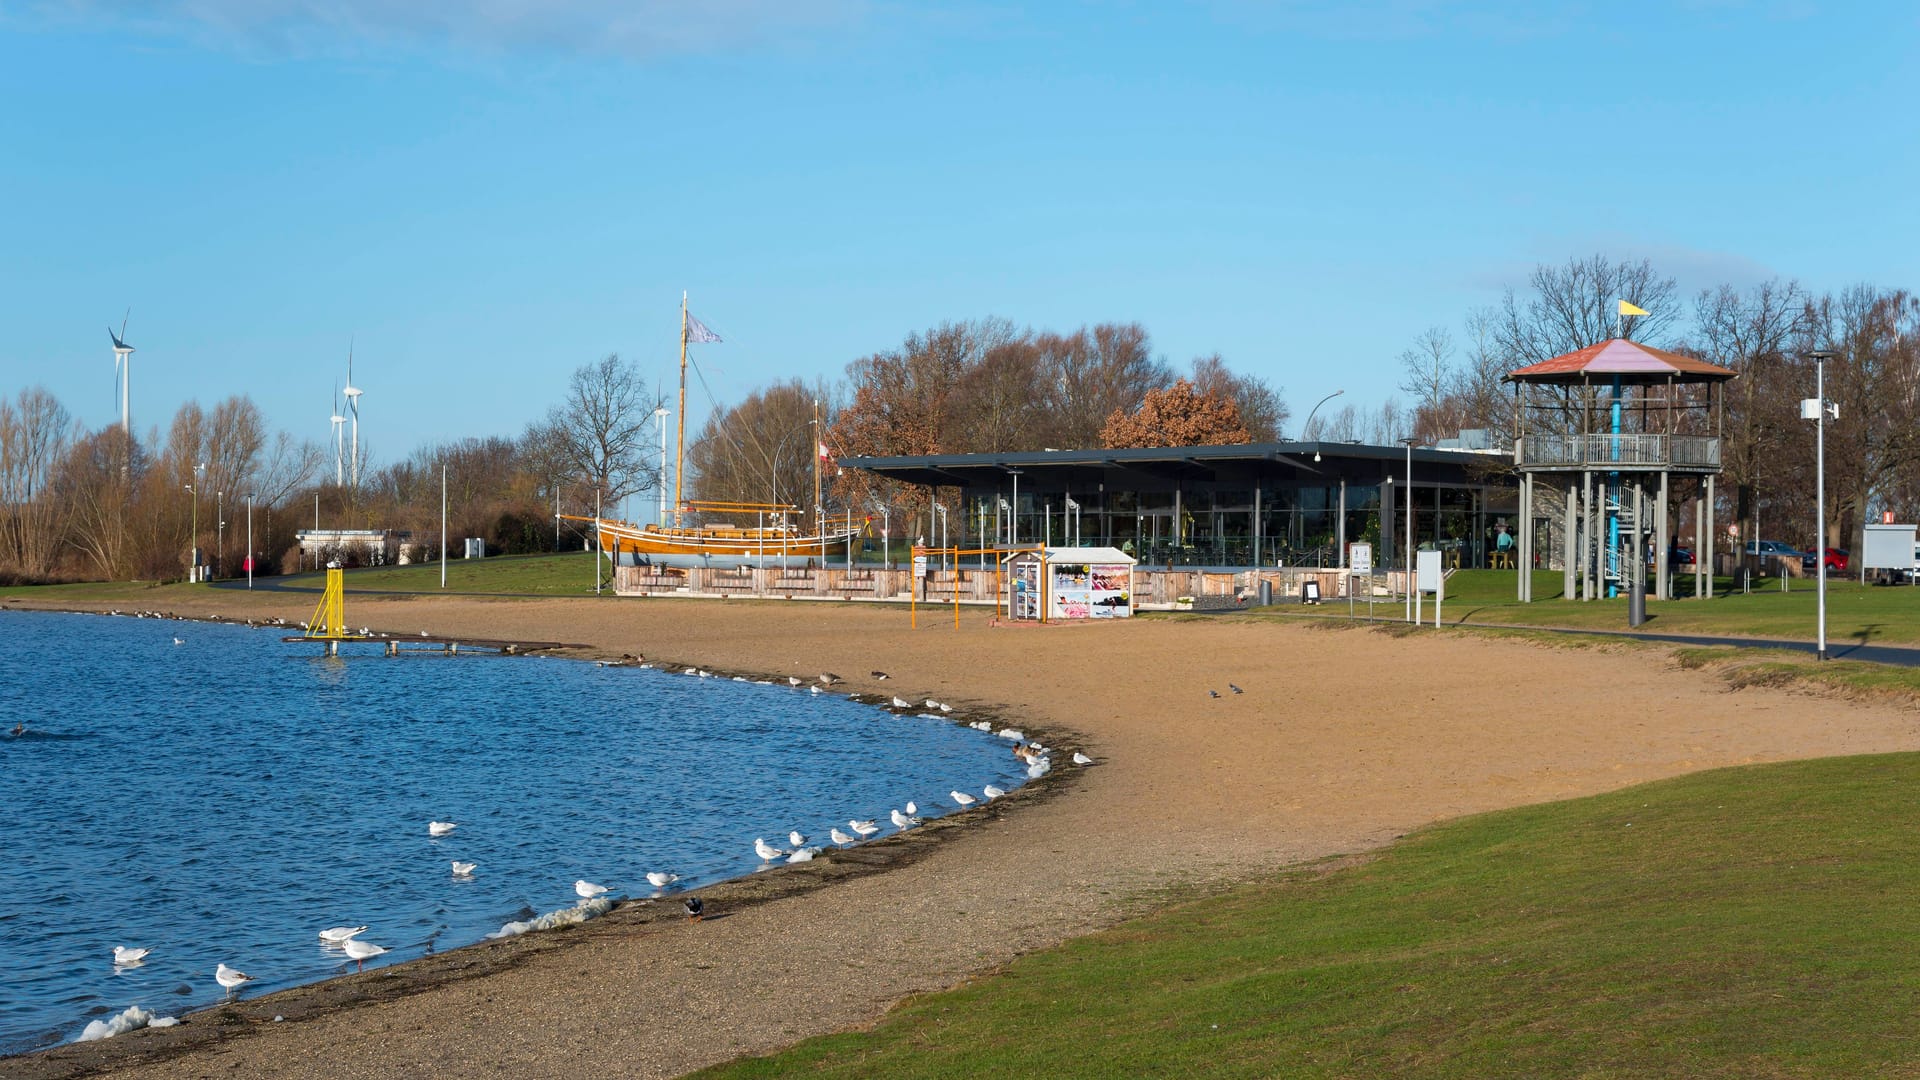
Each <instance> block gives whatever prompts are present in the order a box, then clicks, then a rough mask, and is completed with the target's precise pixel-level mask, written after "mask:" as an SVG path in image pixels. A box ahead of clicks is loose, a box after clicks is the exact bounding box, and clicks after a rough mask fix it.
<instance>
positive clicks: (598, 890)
mask: <svg viewBox="0 0 1920 1080" xmlns="http://www.w3.org/2000/svg"><path fill="white" fill-rule="evenodd" d="M573 891H574V893H575V894H576V895H578V896H579V897H580V899H582V900H593V899H596V898H598V897H599V896H601V895H602V894H604V893H605V892H606V891H607V887H606V886H605V885H595V884H594V883H593V882H591V881H588V880H587V879H586V878H581V879H580V880H578V881H576V882H574V883H573Z"/></svg>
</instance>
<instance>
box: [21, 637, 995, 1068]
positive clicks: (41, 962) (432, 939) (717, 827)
mask: <svg viewBox="0 0 1920 1080" xmlns="http://www.w3.org/2000/svg"><path fill="white" fill-rule="evenodd" d="M281 634H282V631H278V630H258V631H253V630H248V629H247V628H245V627H240V626H227V625H216V624H203V623H190V622H174V621H164V620H157V619H135V618H130V617H118V618H115V617H107V616H87V615H59V614H45V613H30V612H0V717H4V718H5V722H4V727H0V814H4V816H5V817H4V822H0V837H3V838H4V839H0V1054H8V1053H19V1052H22V1051H26V1050H31V1049H34V1048H37V1047H41V1046H46V1045H50V1044H53V1043H57V1042H61V1041H65V1040H68V1039H71V1038H73V1037H75V1036H76V1035H78V1034H79V1032H80V1029H81V1028H82V1027H83V1026H85V1024H86V1022H87V1021H88V1020H90V1019H97V1018H101V1017H104V1016H107V1015H110V1014H112V1013H117V1012H119V1011H120V1010H122V1009H124V1008H126V1007H127V1006H128V1005H134V1004H138V1005H141V1006H143V1007H145V1008H149V1009H153V1010H155V1011H157V1012H159V1013H162V1014H168V1015H173V1014H178V1013H181V1012H184V1011H186V1010H189V1009H192V1008H196V1007H199V1006H203V1005H207V1004H210V1003H212V1002H214V1001H216V1000H218V999H219V998H220V996H221V990H220V988H219V986H218V985H217V984H216V983H215V982H214V980H213V970H214V966H215V965H216V964H218V963H221V962H225V963H227V964H229V965H231V966H233V967H236V968H239V969H240V970H242V971H245V972H247V973H248V974H251V975H253V976H255V978H256V979H257V980H258V981H257V982H254V983H251V984H249V985H248V987H247V992H248V993H249V994H257V993H260V992H264V991H268V990H274V989H278V988H281V987H286V986H291V985H295V984H299V983H307V982H313V981H316V980H319V979H325V978H328V977H330V976H332V975H336V974H340V973H342V972H344V971H351V970H352V964H351V963H350V962H348V961H346V960H344V958H343V957H342V955H341V954H340V953H339V952H338V951H328V950H325V949H322V948H321V947H320V945H319V942H318V939H317V937H316V935H317V933H318V931H320V930H321V929H324V928H327V927H331V926H339V925H343V924H345V925H355V926H357V925H360V924H362V923H366V924H369V925H370V926H371V927H372V929H370V930H368V931H367V932H366V933H365V934H364V935H362V936H363V937H364V938H365V939H366V940H368V941H371V942H374V943H376V944H380V945H385V946H387V947H389V948H391V949H392V950H393V951H392V952H391V953H390V954H388V955H387V956H383V957H380V958H379V959H378V961H376V963H390V962H394V961H399V960H406V959H409V958H412V957H417V956H421V955H423V954H426V953H429V952H433V951H435V950H440V949H447V948H451V947H454V946H458V945H464V944H468V943H470V942H474V941H477V940H479V939H481V938H482V937H484V936H485V935H486V934H488V933H491V932H493V931H496V930H498V929H499V928H500V926H501V925H502V924H503V923H506V922H509V921H512V920H516V919H523V918H526V917H528V916H529V915H530V914H532V913H536V912H547V911H552V910H554V909H556V908H561V907H567V906H570V905H571V904H573V903H575V902H577V900H576V897H575V896H574V893H573V882H574V880H575V879H576V878H586V879H587V880H589V881H594V882H598V883H600V884H603V885H608V886H612V887H614V890H615V894H621V893H624V894H627V895H631V896H644V895H651V894H652V892H653V890H652V888H651V887H650V886H649V885H648V884H647V882H646V879H645V877H644V875H645V873H646V872H647V871H649V870H671V871H675V872H677V873H679V874H681V875H683V880H682V882H681V883H680V886H679V887H678V888H680V889H683V890H684V889H685V888H686V887H688V886H693V887H697V886H699V885H701V884H705V883H711V882H714V881H718V880H721V879H724V878H729V877H734V876H738V875H740V874H743V873H749V872H752V871H753V870H755V869H756V868H758V867H759V866H760V865H761V862H760V859H759V858H758V857H757V856H756V855H755V854H754V853H753V840H754V838H755V837H759V836H764V837H766V838H767V839H769V840H770V841H773V842H775V843H777V844H779V845H780V846H781V847H785V846H787V842H786V835H787V832H788V831H789V830H790V829H796V828H797V829H799V830H801V831H802V832H804V833H806V834H808V835H809V836H811V837H814V838H815V841H814V842H816V843H821V844H826V843H828V841H827V829H828V828H829V827H830V826H833V825H836V824H837V825H839V826H840V827H841V828H842V829H845V827H846V822H847V820H848V819H849V818H878V819H879V821H880V823H881V825H882V826H883V828H884V831H883V832H882V834H881V835H886V834H887V833H890V832H892V831H893V830H892V829H891V827H887V811H888V810H889V809H890V808H893V807H898V806H903V805H904V804H905V803H906V802H907V800H909V799H913V800H917V801H918V802H919V804H920V808H921V811H922V813H923V815H929V816H930V815H936V814H940V813H950V812H952V811H953V807H952V805H951V803H950V802H949V799H948V795H947V792H948V791H950V790H952V789H955V788H959V789H961V790H965V791H970V792H972V793H974V794H975V795H978V794H979V792H980V789H981V788H982V787H983V786H984V785H986V784H990V783H991V784H999V785H1000V786H1002V787H1006V788H1012V787H1014V786H1016V785H1017V784H1019V783H1021V782H1023V781H1024V780H1025V778H1026V777H1025V772H1024V771H1023V769H1022V768H1021V766H1020V763H1019V762H1018V760H1017V759H1015V758H1014V757H1013V756H1012V755H1011V754H1009V753H1008V752H1007V744H1006V742H1005V741H1004V740H1001V739H998V738H995V737H993V736H992V735H989V734H987V733H985V732H980V731H976V730H973V729H971V728H968V727H966V726H965V725H963V724H959V723H954V722H951V721H947V720H935V719H927V718H914V717H895V716H893V715H891V714H889V713H887V712H885V711H883V710H879V709H876V708H874V707H872V706H870V705H862V704H859V703H856V702H852V701H849V700H847V699H846V698H844V697H842V696H839V695H836V694H817V695H816V694H809V693H807V692H805V691H804V690H802V691H794V690H792V689H790V688H789V687H787V686H786V685H784V684H782V685H779V686H766V685H757V684H753V683H744V682H734V681H731V680H729V679H719V678H713V679H703V678H695V677H688V676H684V675H680V674H677V673H671V674H670V673H667V672H662V671H655V670H647V669H640V668H599V667H595V666H594V665H592V664H586V663H580V662H577V661H566V660H558V659H542V658H535V657H518V658H506V657H480V656H462V657H457V658H448V657H444V656H437V655H435V656H414V657H401V658H397V659H388V658H385V657H382V656H377V655H361V656H352V657H346V658H341V659H335V660H328V659H325V658H322V657H319V656H317V655H316V653H317V652H318V648H317V647H316V646H312V645H302V644H286V643H283V642H281V641H280V636H281ZM176 637H178V638H181V639H183V641H184V644H181V645H175V644H174V643H173V642H174V639H175V638H176ZM362 648H372V647H370V646H363V647H362ZM20 720H24V721H25V723H26V725H27V733H26V734H25V735H22V736H19V737H11V736H8V735H7V734H5V731H6V730H10V729H11V728H12V726H13V724H14V723H15V722H16V721H20ZM430 820H441V821H453V822H457V823H458V824H459V828H458V829H456V830H455V831H454V832H453V833H452V834H450V835H448V836H446V837H444V838H439V839H434V838H430V837H429V836H428V834H427V822H428V821H430ZM454 859H460V860H463V861H471V862H476V863H478V864H479V868H478V870H477V871H476V872H475V874H474V875H473V878H472V880H456V879H455V878H454V876H453V874H452V872H451V869H450V865H449V864H450V862H451V861H452V860H454ZM116 945H127V946H140V947H149V948H152V949H153V953H152V955H151V956H150V957H149V958H148V959H147V961H146V962H145V963H144V964H143V965H141V966H139V967H137V968H132V969H129V970H122V971H116V969H115V968H114V966H113V964H112V955H113V948H114V946H116Z"/></svg>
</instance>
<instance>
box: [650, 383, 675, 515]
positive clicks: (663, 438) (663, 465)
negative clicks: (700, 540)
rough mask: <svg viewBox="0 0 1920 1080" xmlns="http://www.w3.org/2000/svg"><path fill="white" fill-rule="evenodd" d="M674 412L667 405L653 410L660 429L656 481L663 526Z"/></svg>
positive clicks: (665, 512)
mask: <svg viewBox="0 0 1920 1080" xmlns="http://www.w3.org/2000/svg"><path fill="white" fill-rule="evenodd" d="M672 412H673V410H672V409H669V408H667V407H666V406H665V405H662V406H660V407H659V408H657V409H655V410H653V423H654V426H655V427H658V428H659V429H660V473H659V475H658V477H656V479H655V480H654V482H655V483H656V484H658V485H659V487H660V516H659V518H657V519H656V520H658V521H659V522H660V524H661V525H663V526H664V525H665V524H666V523H667V417H668V416H669V415H670V414H671V413H672Z"/></svg>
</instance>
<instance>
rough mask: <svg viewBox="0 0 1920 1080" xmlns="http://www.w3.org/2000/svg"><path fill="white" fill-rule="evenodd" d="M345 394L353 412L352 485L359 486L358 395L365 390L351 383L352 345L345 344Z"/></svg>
mask: <svg viewBox="0 0 1920 1080" xmlns="http://www.w3.org/2000/svg"><path fill="white" fill-rule="evenodd" d="M340 392H341V393H342V394H345V395H346V396H347V411H348V412H350V413H352V414H353V486H354V488H355V489H356V490H357V489H358V488H359V487H360V395H361V394H364V393H366V391H364V390H362V389H360V388H359V387H357V386H355V385H353V346H352V345H348V346H347V385H346V389H344V390H341V391H340Z"/></svg>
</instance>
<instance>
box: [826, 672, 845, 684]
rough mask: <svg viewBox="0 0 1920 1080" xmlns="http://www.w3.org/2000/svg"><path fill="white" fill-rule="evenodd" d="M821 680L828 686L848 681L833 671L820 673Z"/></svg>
mask: <svg viewBox="0 0 1920 1080" xmlns="http://www.w3.org/2000/svg"><path fill="white" fill-rule="evenodd" d="M820 681H821V682H823V683H826V684H827V685H828V686H832V685H833V684H834V683H839V682H846V681H847V680H845V679H843V678H841V677H840V676H838V675H835V674H834V673H833V672H831V671H823V672H821V673H820Z"/></svg>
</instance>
